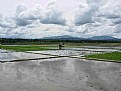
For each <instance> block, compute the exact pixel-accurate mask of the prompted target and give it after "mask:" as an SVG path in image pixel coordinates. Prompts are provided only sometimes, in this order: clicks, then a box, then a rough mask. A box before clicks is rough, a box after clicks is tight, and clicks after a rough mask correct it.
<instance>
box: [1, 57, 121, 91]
mask: <svg viewBox="0 0 121 91" xmlns="http://www.w3.org/2000/svg"><path fill="white" fill-rule="evenodd" d="M0 91H121V64H120V63H111V62H97V61H93V60H82V59H71V58H54V59H42V60H36V61H25V62H7V63H0Z"/></svg>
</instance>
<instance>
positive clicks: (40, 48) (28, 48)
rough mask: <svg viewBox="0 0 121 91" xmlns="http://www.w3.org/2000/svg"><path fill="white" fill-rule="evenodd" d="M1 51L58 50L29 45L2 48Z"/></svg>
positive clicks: (53, 47) (50, 47)
mask: <svg viewBox="0 0 121 91" xmlns="http://www.w3.org/2000/svg"><path fill="white" fill-rule="evenodd" d="M0 49H6V50H14V51H41V50H50V49H51V50H52V49H56V47H55V46H46V45H45V46H35V45H27V46H1V48H0Z"/></svg>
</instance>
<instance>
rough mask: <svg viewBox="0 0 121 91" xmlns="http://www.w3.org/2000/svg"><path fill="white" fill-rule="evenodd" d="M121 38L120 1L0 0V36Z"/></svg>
mask: <svg viewBox="0 0 121 91" xmlns="http://www.w3.org/2000/svg"><path fill="white" fill-rule="evenodd" d="M60 35H70V36H76V37H91V36H101V35H106V36H113V37H116V38H121V0H1V3H0V37H2V38H42V37H47V36H60Z"/></svg>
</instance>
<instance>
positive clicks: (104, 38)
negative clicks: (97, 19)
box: [42, 35, 121, 41]
mask: <svg viewBox="0 0 121 91" xmlns="http://www.w3.org/2000/svg"><path fill="white" fill-rule="evenodd" d="M42 39H60V40H113V41H121V39H118V38H114V37H111V36H94V37H90V38H80V37H72V36H68V35H63V36H50V37H44V38H42Z"/></svg>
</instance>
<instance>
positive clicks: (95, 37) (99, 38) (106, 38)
mask: <svg viewBox="0 0 121 91" xmlns="http://www.w3.org/2000/svg"><path fill="white" fill-rule="evenodd" d="M89 39H91V40H120V39H117V38H114V37H111V36H94V37H91V38H89Z"/></svg>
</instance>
